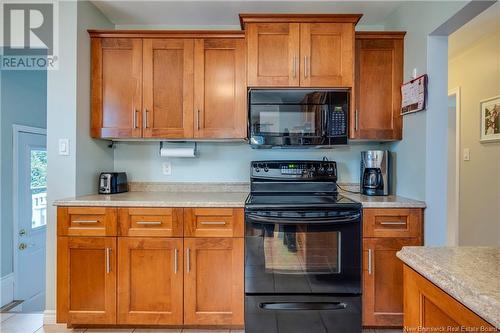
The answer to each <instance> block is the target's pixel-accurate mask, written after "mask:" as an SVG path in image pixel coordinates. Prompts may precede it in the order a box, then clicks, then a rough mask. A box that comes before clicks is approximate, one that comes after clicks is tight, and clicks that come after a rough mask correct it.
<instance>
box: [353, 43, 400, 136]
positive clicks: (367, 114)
mask: <svg viewBox="0 0 500 333" xmlns="http://www.w3.org/2000/svg"><path fill="white" fill-rule="evenodd" d="M403 36H404V34H401V35H400V38H397V39H394V38H383V37H384V36H383V35H382V36H380V37H377V36H376V35H375V36H373V35H363V34H358V35H357V38H356V92H355V95H356V107H355V111H354V112H355V114H354V115H353V117H351V119H353V120H354V121H353V122H351V124H352V126H351V133H352V135H351V137H352V138H353V139H371V140H401V138H402V119H401V115H400V113H401V84H402V82H403Z"/></svg>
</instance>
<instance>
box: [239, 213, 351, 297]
mask: <svg viewBox="0 0 500 333" xmlns="http://www.w3.org/2000/svg"><path fill="white" fill-rule="evenodd" d="M261 219H264V217H262V218H261ZM256 220H258V218H254V219H253V221H252V219H250V218H248V217H247V221H246V223H245V225H246V232H245V292H247V293H261V294H266V293H268V294H276V293H278V294H279V293H286V294H289V293H296V294H301V293H353V294H356V293H360V292H361V283H360V281H361V231H360V222H359V220H358V221H356V222H352V223H339V224H329V223H323V222H321V221H320V222H319V223H312V224H308V223H302V222H297V221H296V219H294V221H293V222H292V221H291V222H290V223H287V222H279V223H269V222H262V223H261V222H257V221H256ZM285 220H286V218H285ZM290 220H292V218H290Z"/></svg>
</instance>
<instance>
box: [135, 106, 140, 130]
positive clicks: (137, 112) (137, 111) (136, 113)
mask: <svg viewBox="0 0 500 333" xmlns="http://www.w3.org/2000/svg"><path fill="white" fill-rule="evenodd" d="M138 114H139V110H137V109H135V110H134V128H137V115H138Z"/></svg>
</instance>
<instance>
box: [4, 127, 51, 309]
mask: <svg viewBox="0 0 500 333" xmlns="http://www.w3.org/2000/svg"><path fill="white" fill-rule="evenodd" d="M21 133H28V134H39V135H44V136H45V138H47V129H45V128H40V127H33V126H24V125H17V124H14V125H12V167H13V169H12V195H13V198H12V209H13V211H12V235H13V238H12V256H13V261H12V274H13V275H14V299H17V296H18V295H19V290H18V287H19V283H18V276H17V268H18V260H17V259H18V258H17V252H16V249H17V246H16V245H17V241H16V239H17V236H18V235H17V229H18V226H19V216H18V214H17V210H18V208H19V202H18V194H19V193H18V192H19V191H18V187H17V186H18V185H19V173H18V163H17V155H18V152H19V135H20V134H21ZM46 142H47V141H46ZM45 147H47V143H45Z"/></svg>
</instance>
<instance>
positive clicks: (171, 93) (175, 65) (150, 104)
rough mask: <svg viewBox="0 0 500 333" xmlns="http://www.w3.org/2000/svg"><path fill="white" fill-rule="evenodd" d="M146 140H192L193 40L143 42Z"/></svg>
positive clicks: (146, 40) (147, 40) (144, 125)
mask: <svg viewBox="0 0 500 333" xmlns="http://www.w3.org/2000/svg"><path fill="white" fill-rule="evenodd" d="M143 71H144V85H143V98H144V110H143V117H144V123H143V128H144V137H145V138H157V137H161V138H191V137H193V40H192V39H144V40H143Z"/></svg>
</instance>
